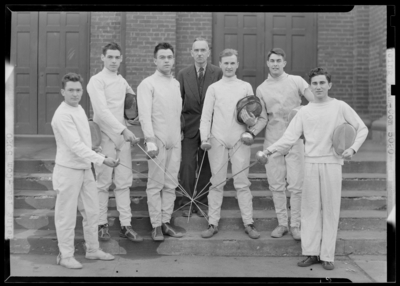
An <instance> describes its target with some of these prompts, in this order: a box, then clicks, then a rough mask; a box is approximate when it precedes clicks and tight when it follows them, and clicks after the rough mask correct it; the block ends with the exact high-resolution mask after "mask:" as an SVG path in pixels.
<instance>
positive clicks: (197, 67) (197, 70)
mask: <svg viewBox="0 0 400 286" xmlns="http://www.w3.org/2000/svg"><path fill="white" fill-rule="evenodd" d="M194 66H195V68H196V73H197V74H199V70H200V67H199V66H197V65H196V64H195V65H194ZM206 68H207V64H206V65H205V66H204V67H203V69H204V70H203V72H206Z"/></svg>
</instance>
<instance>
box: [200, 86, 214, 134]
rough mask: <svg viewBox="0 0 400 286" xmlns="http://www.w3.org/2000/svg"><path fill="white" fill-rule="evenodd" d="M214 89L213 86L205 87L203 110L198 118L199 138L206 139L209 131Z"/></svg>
mask: <svg viewBox="0 0 400 286" xmlns="http://www.w3.org/2000/svg"><path fill="white" fill-rule="evenodd" d="M214 104H215V91H214V87H213V86H209V87H208V88H207V92H206V95H205V98H204V104H203V111H202V113H201V118H200V139H201V141H205V140H208V139H209V138H210V133H211V120H212V116H213V112H214Z"/></svg>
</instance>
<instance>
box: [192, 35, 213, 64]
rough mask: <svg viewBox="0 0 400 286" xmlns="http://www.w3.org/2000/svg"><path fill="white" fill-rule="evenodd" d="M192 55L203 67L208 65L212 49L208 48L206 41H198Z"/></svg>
mask: <svg viewBox="0 0 400 286" xmlns="http://www.w3.org/2000/svg"><path fill="white" fill-rule="evenodd" d="M190 54H191V55H192V57H193V58H194V61H195V62H196V63H197V64H199V65H200V66H203V65H204V64H205V63H207V58H208V57H209V56H210V49H209V48H208V45H207V42H206V41H196V42H194V43H193V46H192V50H191V51H190Z"/></svg>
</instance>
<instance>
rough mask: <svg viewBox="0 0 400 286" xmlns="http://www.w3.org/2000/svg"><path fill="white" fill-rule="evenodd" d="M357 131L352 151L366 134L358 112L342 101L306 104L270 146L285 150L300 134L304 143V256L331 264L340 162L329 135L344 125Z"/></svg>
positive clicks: (358, 145)
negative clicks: (317, 258) (280, 136)
mask: <svg viewBox="0 0 400 286" xmlns="http://www.w3.org/2000/svg"><path fill="white" fill-rule="evenodd" d="M346 122H347V123H349V124H351V125H352V126H353V127H354V128H355V129H356V130H357V136H356V139H355V142H354V144H353V145H352V146H351V147H350V148H352V149H353V150H354V151H355V152H357V151H358V149H359V148H360V147H361V145H362V143H363V142H364V141H365V139H366V138H367V135H368V129H367V127H366V126H365V124H364V122H363V121H362V120H361V119H360V117H359V116H358V115H357V113H356V112H355V111H354V110H353V109H352V108H351V107H350V106H349V105H348V104H347V103H345V102H343V101H340V100H336V99H332V100H330V101H327V102H324V103H309V104H308V105H306V106H305V107H303V108H302V109H300V111H299V112H298V113H297V114H296V116H295V117H294V118H293V120H292V121H291V123H290V124H289V126H288V128H287V130H286V132H285V134H284V135H283V136H282V138H281V139H279V140H278V141H277V142H275V143H274V144H272V145H271V146H269V147H268V148H267V149H268V150H269V151H273V150H277V151H278V152H281V151H284V150H286V149H287V148H289V147H290V146H291V145H293V144H295V142H297V140H298V138H299V137H300V135H301V134H302V133H304V137H305V140H306V144H305V172H304V178H305V179H304V186H303V196H302V202H301V204H302V205H301V214H302V215H301V227H302V230H301V247H302V252H303V255H319V256H320V259H321V260H323V261H330V262H333V261H334V256H335V246H336V237H337V229H338V225H339V214H340V202H341V191H342V165H343V159H342V158H341V157H338V156H337V155H335V153H334V149H333V145H332V136H333V131H334V130H335V128H336V127H337V126H339V125H341V124H343V123H346Z"/></svg>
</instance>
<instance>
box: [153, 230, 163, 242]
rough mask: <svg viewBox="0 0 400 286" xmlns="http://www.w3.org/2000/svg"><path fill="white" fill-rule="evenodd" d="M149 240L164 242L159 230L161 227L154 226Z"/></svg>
mask: <svg viewBox="0 0 400 286" xmlns="http://www.w3.org/2000/svg"><path fill="white" fill-rule="evenodd" d="M151 238H152V239H153V240H154V241H163V240H164V235H163V233H162V230H161V226H156V227H155V228H153V231H152V232H151Z"/></svg>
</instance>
